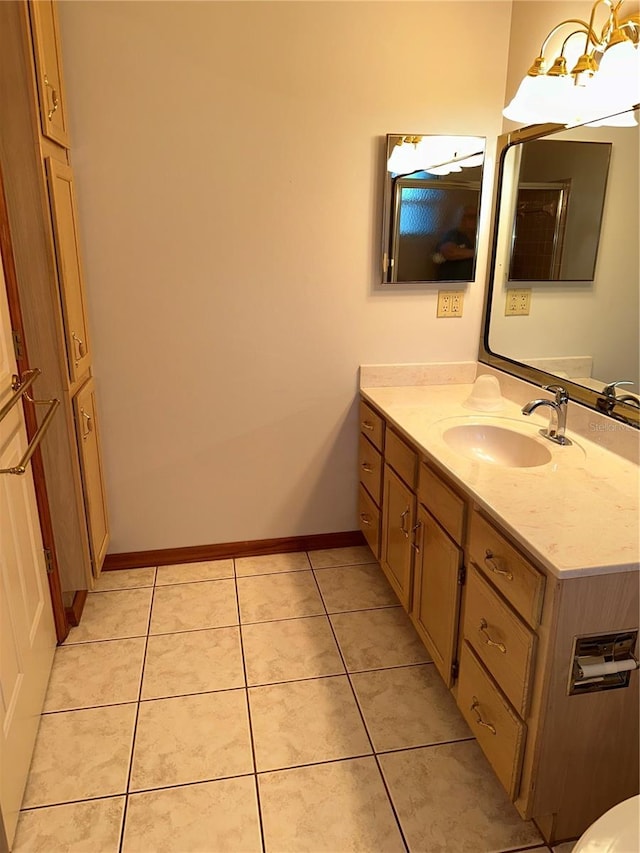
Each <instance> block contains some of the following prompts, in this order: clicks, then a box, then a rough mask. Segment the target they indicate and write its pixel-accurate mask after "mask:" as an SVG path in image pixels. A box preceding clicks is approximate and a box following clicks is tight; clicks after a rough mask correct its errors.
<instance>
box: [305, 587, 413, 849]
mask: <svg viewBox="0 0 640 853" xmlns="http://www.w3.org/2000/svg"><path fill="white" fill-rule="evenodd" d="M313 577H314V580H315V582H316V586H317V587H318V590H319V591H320V595H322V591H321V590H320V584H319V583H318V579H317V577H316V576H315V573H314V576H313ZM325 610H326V607H325ZM328 616H329V613H327V618H328ZM329 625H330V626H331V633H332V634H333V639H334V641H335V644H336V646H337V648H338V654H339V655H340V658H341V660H342V663H343V665H344V668H345V671H346V675H347V680H348V682H349V687H350V688H351V693H352V694H353V698H354V701H355V703H356V708H357V709H358V713H359V714H360V719H361V720H362V725H363V727H364V731H365V734H366V735H367V739H368V741H369V745H370V747H371V753H372V755H373V759H374V761H375V763H376V767H377V768H378V773H379V775H380V780H381V782H382V785H383V787H384V789H385V791H386V794H387V799H388V801H389V805H390V807H391V811H392V813H393V816H394V818H395V821H396V825H397V827H398V832H399V833H400V838H401V839H402V843H403V844H404V847H405V850H406V851H407V853H410V848H409V844H408V842H407V839H406V838H405V834H404V830H403V829H402V824H401V823H400V816H399V815H398V812H397V811H396V807H395V805H394V802H393V799H392V798H391V792H390V791H389V788H388V786H387V780H386V779H385V778H384V774H383V772H382V767H381V766H380V761H379V760H378V756H377V755H376V748H375V745H374V743H373V738H372V737H371V733H370V732H369V728H368V726H367V722H366V720H365V718H364V714H363V712H362V708H361V707H360V703H359V702H358V696H357V694H356V690H355V687H354V686H353V681H352V680H351V673H350V672H349V670H348V668H347V662H346V660H345V659H344V655H343V654H342V649H341V647H340V643H339V642H338V637H337V635H336V632H335V629H334V627H333V623H332V622H331V619H329ZM353 757H355V756H353Z"/></svg>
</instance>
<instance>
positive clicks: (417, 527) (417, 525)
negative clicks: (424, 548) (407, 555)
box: [411, 521, 422, 554]
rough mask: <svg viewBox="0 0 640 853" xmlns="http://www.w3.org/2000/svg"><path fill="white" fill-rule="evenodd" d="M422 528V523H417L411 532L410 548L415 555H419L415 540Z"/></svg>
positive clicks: (418, 547)
mask: <svg viewBox="0 0 640 853" xmlns="http://www.w3.org/2000/svg"><path fill="white" fill-rule="evenodd" d="M421 527H422V522H421V521H419V522H418V523H417V524H414V525H413V527H412V529H411V532H412V533H414V534H415V535H414V537H413V542H412V543H411V547H412V548H413V549H414V551H415V552H416V554H419V553H420V546H419V545H418V544H417V542H416V539H417V538H418V530H420V528H421Z"/></svg>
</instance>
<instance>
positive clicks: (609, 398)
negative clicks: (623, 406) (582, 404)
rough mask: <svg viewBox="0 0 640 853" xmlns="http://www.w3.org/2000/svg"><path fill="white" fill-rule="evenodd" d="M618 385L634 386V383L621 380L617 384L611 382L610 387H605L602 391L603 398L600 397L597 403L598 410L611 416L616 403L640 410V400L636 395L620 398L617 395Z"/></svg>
mask: <svg viewBox="0 0 640 853" xmlns="http://www.w3.org/2000/svg"><path fill="white" fill-rule="evenodd" d="M618 385H633V382H630V381H629V380H628V379H619V380H618V381H617V382H610V383H609V385H605V386H604V388H603V389H602V394H603V395H604V396H603V397H599V398H598V401H597V405H598V408H599V409H600V410H601V411H603V412H606V413H607V414H610V413H611V412H612V411H613V407H614V406H615V404H616V403H628V404H629V405H630V406H637V407H638V408H640V400H639V399H638V397H636V395H635V394H623V395H622V396H620V397H618V396H617V394H616V388H617V387H618Z"/></svg>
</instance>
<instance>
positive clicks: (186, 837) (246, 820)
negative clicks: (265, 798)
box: [122, 776, 262, 853]
mask: <svg viewBox="0 0 640 853" xmlns="http://www.w3.org/2000/svg"><path fill="white" fill-rule="evenodd" d="M122 849H123V853H151V851H153V853H205V851H210V852H211V853H223V851H230V853H231V851H237V853H252V851H255V853H260V851H261V850H262V842H261V839H260V825H259V821H258V802H257V797H256V783H255V779H254V777H253V776H251V777H248V776H244V777H242V778H240V779H221V780H219V781H217V782H204V783H202V784H200V785H186V786H181V787H179V788H168V789H167V790H165V791H151V792H149V793H145V794H132V795H131V796H130V797H129V803H128V805H127V821H126V827H125V833H124V842H123V847H122Z"/></svg>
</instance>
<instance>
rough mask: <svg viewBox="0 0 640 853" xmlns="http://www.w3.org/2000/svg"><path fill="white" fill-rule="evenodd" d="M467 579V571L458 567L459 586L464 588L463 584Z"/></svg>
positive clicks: (462, 567)
mask: <svg viewBox="0 0 640 853" xmlns="http://www.w3.org/2000/svg"><path fill="white" fill-rule="evenodd" d="M466 579H467V570H466V568H465V567H464V566H460V568H459V569H458V583H459V585H460V586H464V582H465V581H466Z"/></svg>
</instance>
